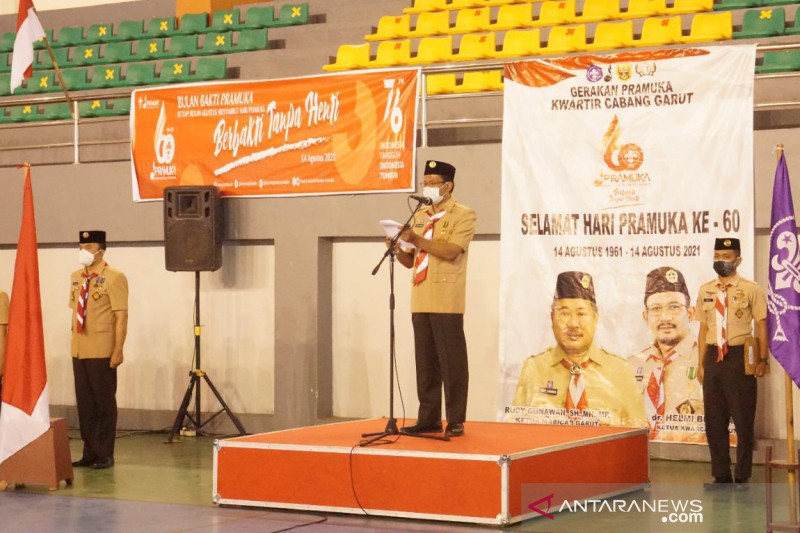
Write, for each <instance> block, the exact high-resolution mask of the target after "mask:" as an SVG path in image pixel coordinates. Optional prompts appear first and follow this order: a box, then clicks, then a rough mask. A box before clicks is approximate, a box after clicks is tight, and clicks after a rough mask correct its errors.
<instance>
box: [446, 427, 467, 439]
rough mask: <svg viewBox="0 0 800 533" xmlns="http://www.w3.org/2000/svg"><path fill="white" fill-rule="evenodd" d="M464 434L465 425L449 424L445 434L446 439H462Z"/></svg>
mask: <svg viewBox="0 0 800 533" xmlns="http://www.w3.org/2000/svg"><path fill="white" fill-rule="evenodd" d="M463 434H464V424H447V431H445V432H444V435H445V437H460V436H461V435H463Z"/></svg>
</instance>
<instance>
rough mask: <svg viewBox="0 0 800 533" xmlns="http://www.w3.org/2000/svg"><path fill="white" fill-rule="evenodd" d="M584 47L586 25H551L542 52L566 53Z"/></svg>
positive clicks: (577, 50) (583, 48) (578, 50)
mask: <svg viewBox="0 0 800 533" xmlns="http://www.w3.org/2000/svg"><path fill="white" fill-rule="evenodd" d="M585 49H586V26H584V25H583V24H579V25H577V26H553V27H552V28H550V35H548V36H547V46H546V47H545V48H542V53H543V54H568V53H571V52H580V51H581V50H585Z"/></svg>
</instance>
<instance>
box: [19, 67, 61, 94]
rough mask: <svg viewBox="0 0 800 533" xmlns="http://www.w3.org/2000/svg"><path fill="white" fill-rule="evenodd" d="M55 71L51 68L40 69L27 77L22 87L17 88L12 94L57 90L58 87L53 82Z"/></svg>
mask: <svg viewBox="0 0 800 533" xmlns="http://www.w3.org/2000/svg"><path fill="white" fill-rule="evenodd" d="M55 79H56V73H55V72H54V71H52V70H40V71H37V72H35V73H34V74H33V76H32V77H30V78H28V80H27V81H26V84H25V85H24V86H23V87H20V88H19V89H17V90H16V91H15V92H14V94H35V93H47V92H50V91H57V90H59V87H58V86H57V85H56V83H55Z"/></svg>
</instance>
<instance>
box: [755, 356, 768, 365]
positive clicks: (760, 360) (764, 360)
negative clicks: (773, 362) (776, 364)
mask: <svg viewBox="0 0 800 533" xmlns="http://www.w3.org/2000/svg"><path fill="white" fill-rule="evenodd" d="M758 362H759V363H764V364H765V365H768V364H769V357H762V358H760V359H759V360H758Z"/></svg>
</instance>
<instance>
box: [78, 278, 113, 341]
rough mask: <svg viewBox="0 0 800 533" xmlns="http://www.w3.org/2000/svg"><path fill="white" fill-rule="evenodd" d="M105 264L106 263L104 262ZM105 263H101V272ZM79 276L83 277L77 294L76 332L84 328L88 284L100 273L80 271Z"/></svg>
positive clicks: (81, 331)
mask: <svg viewBox="0 0 800 533" xmlns="http://www.w3.org/2000/svg"><path fill="white" fill-rule="evenodd" d="M106 264H107V263H106ZM106 264H104V265H103V270H101V271H100V273H101V274H102V272H103V271H104V270H105V269H106ZM81 277H82V278H83V283H82V284H81V292H80V294H79V295H78V312H77V319H78V324H77V331H78V333H83V330H84V328H86V307H87V305H86V297H87V296H89V284H90V283H91V281H92V280H93V279H95V278H97V277H100V274H97V273H96V272H93V273H91V274H87V273H86V272H81Z"/></svg>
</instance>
